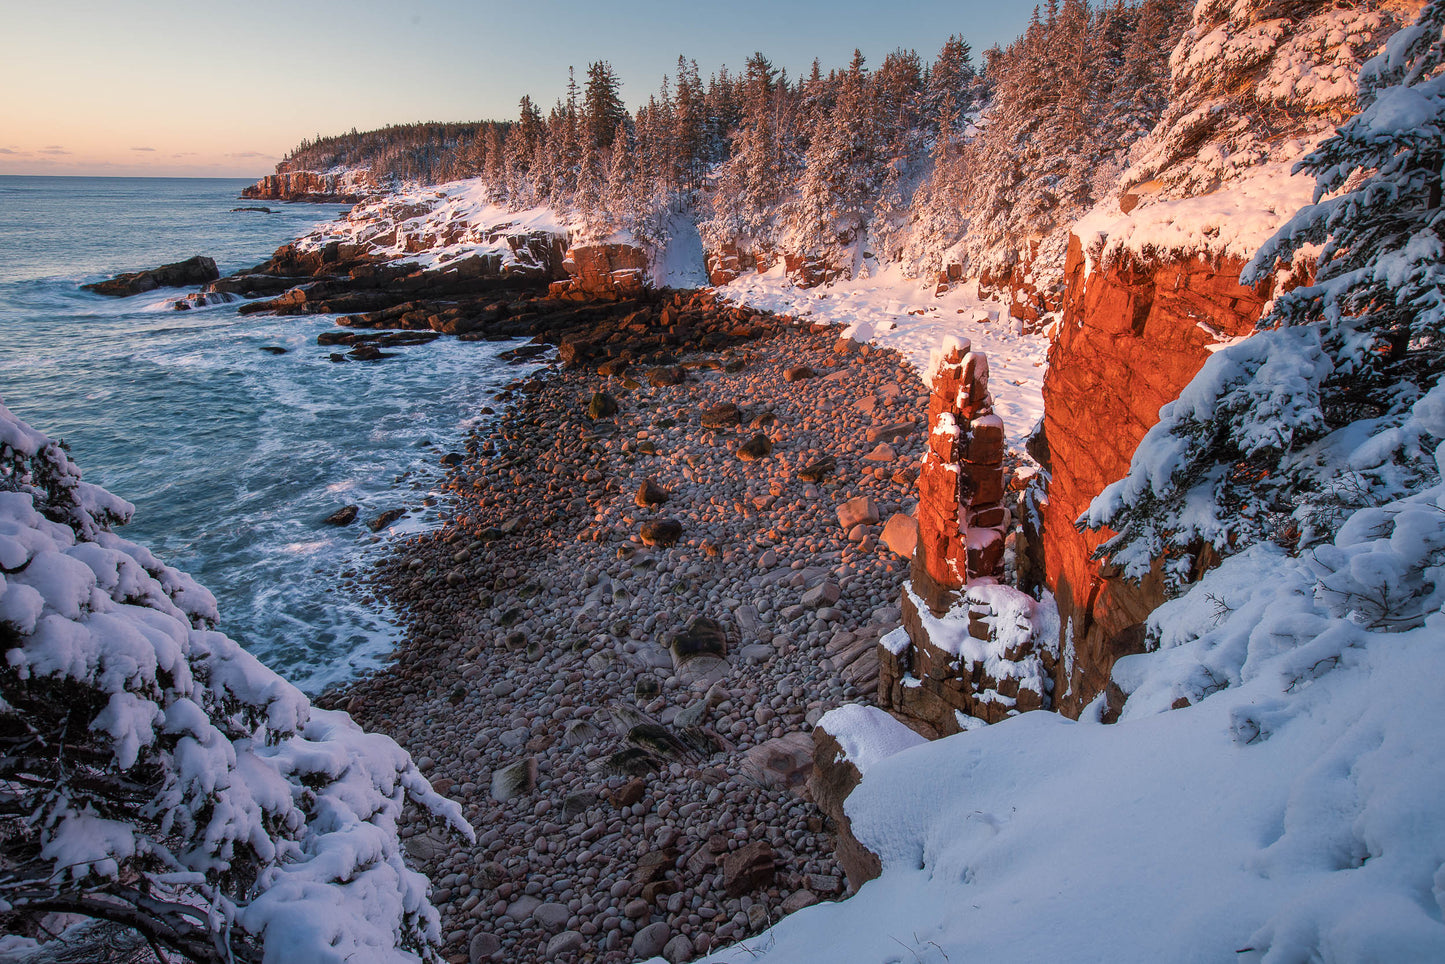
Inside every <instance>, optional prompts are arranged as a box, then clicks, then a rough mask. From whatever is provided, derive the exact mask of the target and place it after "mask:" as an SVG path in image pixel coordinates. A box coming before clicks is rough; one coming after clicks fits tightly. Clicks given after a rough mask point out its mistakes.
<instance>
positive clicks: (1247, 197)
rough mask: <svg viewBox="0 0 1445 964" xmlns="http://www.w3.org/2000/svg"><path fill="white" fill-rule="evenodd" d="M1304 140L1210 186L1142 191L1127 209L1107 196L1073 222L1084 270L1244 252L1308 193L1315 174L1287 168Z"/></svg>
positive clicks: (1299, 154)
mask: <svg viewBox="0 0 1445 964" xmlns="http://www.w3.org/2000/svg"><path fill="white" fill-rule="evenodd" d="M1308 146H1309V145H1306V144H1304V143H1302V142H1292V143H1291V144H1290V145H1288V147H1287V148H1285V149H1282V150H1281V152H1280V155H1279V157H1280V158H1281V159H1279V160H1276V161H1275V162H1273V163H1270V164H1265V165H1261V166H1260V167H1258V168H1256V169H1253V170H1251V171H1250V173H1249V174H1247V175H1245V176H1243V177H1241V178H1240V179H1239V180H1237V181H1233V182H1231V183H1229V184H1228V185H1227V186H1226V187H1223V188H1220V189H1219V190H1216V191H1214V192H1212V193H1210V194H1203V195H1199V196H1197V197H1188V198H1183V199H1181V200H1173V201H1169V200H1152V201H1151V200H1150V199H1148V198H1146V199H1145V200H1143V201H1142V202H1141V203H1140V205H1139V206H1138V207H1136V208H1135V209H1134V210H1133V211H1131V212H1129V213H1128V214H1121V213H1120V211H1119V200H1118V198H1113V197H1111V198H1108V199H1106V200H1105V201H1103V202H1101V203H1100V204H1098V205H1097V206H1095V207H1094V209H1093V210H1092V211H1090V212H1089V213H1088V214H1086V215H1084V217H1082V218H1080V219H1079V220H1078V221H1077V222H1076V223H1075V224H1074V228H1073V233H1074V235H1075V236H1077V237H1078V239H1079V243H1080V244H1081V245H1082V247H1083V249H1084V271H1085V273H1086V274H1087V273H1089V272H1092V271H1093V270H1094V268H1095V267H1097V266H1099V265H1108V264H1113V263H1114V262H1115V261H1116V260H1118V259H1119V258H1120V257H1121V256H1123V255H1132V256H1133V257H1135V258H1138V259H1145V258H1158V259H1160V260H1170V259H1172V258H1179V257H1189V256H1192V255H1196V254H1199V255H1205V256H1207V257H1215V258H1219V257H1226V258H1239V259H1242V260H1247V259H1249V258H1251V257H1253V256H1254V253H1255V252H1256V251H1258V250H1259V247H1260V245H1262V244H1263V243H1264V242H1265V241H1267V240H1269V239H1270V238H1271V237H1272V236H1273V235H1274V233H1275V232H1276V231H1277V230H1279V228H1280V226H1281V225H1283V224H1285V223H1286V222H1287V221H1288V220H1289V219H1290V218H1291V217H1292V216H1293V215H1294V214H1295V212H1296V211H1298V210H1299V209H1300V208H1302V207H1304V206H1305V205H1306V204H1309V203H1310V202H1311V201H1312V200H1313V199H1314V178H1313V177H1310V176H1309V175H1305V174H1300V175H1295V174H1291V173H1290V169H1291V167H1292V166H1293V164H1294V161H1295V160H1296V159H1297V158H1299V157H1302V156H1303V155H1304V153H1305V152H1306V149H1307V147H1308Z"/></svg>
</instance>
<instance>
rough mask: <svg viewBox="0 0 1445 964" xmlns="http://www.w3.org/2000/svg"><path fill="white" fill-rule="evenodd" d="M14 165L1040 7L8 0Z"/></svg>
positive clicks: (200, 150) (325, 126)
mask: <svg viewBox="0 0 1445 964" xmlns="http://www.w3.org/2000/svg"><path fill="white" fill-rule="evenodd" d="M3 3H4V6H3V8H0V14H3V16H0V23H3V25H4V27H3V30H4V33H3V36H4V39H5V44H4V53H3V56H0V89H3V90H4V91H5V92H6V94H5V96H4V97H3V98H0V174H82V175H105V174H113V175H159V176H213V177H216V176H224V177H253V178H254V177H260V176H261V175H263V174H268V173H270V172H271V171H272V170H273V169H274V167H275V164H276V162H277V161H278V160H280V159H281V158H282V157H283V156H284V155H285V154H286V152H287V151H289V150H291V149H292V148H293V147H294V146H295V145H296V144H297V143H299V142H300V141H301V140H302V139H304V138H310V137H313V136H315V135H318V134H322V135H324V134H334V133H341V132H343V131H346V130H349V129H351V128H353V127H355V128H357V129H359V130H368V129H373V128H378V127H384V126H386V125H388V124H405V123H412V122H417V121H427V120H439V121H469V120H482V119H510V118H513V117H515V116H516V113H517V102H518V100H519V99H520V98H521V96H522V95H523V94H527V95H530V96H531V97H532V98H533V99H534V100H535V101H536V102H537V103H539V104H541V105H543V106H544V108H545V107H546V106H548V105H550V104H551V103H552V102H553V101H554V99H556V98H559V97H561V96H562V95H563V91H564V89H565V86H566V83H567V68H568V66H569V65H571V66H574V67H576V68H577V73H578V75H579V76H582V75H583V74H584V73H585V69H586V66H587V64H588V63H589V62H591V61H595V60H608V61H609V62H610V63H612V65H613V66H614V67H615V68H616V70H617V71H618V73H619V75H620V76H621V77H622V80H623V92H622V93H623V99H624V100H625V101H626V103H627V104H628V106H629V107H630V108H636V106H637V105H638V104H639V103H644V102H645V101H646V99H647V96H648V95H649V94H650V93H652V92H654V91H656V90H657V88H658V85H659V82H660V81H661V80H662V78H663V77H664V76H670V75H671V74H672V73H673V72H674V69H675V66H676V61H677V57H678V54H679V53H683V54H686V55H687V56H688V57H691V58H696V59H697V61H698V63H699V65H700V68H701V71H702V74H703V77H704V78H706V77H707V76H708V75H709V74H710V73H712V72H714V71H716V70H717V68H718V66H719V65H721V64H728V65H729V67H730V69H731V70H732V71H733V72H734V73H736V72H737V71H738V70H739V69H741V67H742V65H743V63H744V61H745V60H746V59H747V57H748V56H749V55H751V54H752V53H753V52H754V51H755V50H757V49H758V48H759V47H762V48H763V50H764V52H765V53H766V54H767V55H768V56H769V57H770V58H771V59H772V60H773V63H774V64H775V65H777V66H779V67H786V68H787V70H788V72H789V74H790V76H792V77H797V76H800V75H802V74H803V73H806V70H807V67H808V65H809V64H811V63H812V60H813V58H814V57H818V58H821V59H822V61H823V63H824V64H825V66H826V65H831V64H844V63H847V62H848V60H849V58H850V57H851V55H852V52H853V48H854V47H855V46H860V45H861V46H863V47H864V53H865V54H866V55H867V57H868V60H869V63H870V64H871V65H876V64H878V63H881V62H882V59H883V57H884V55H885V54H887V53H888V52H889V51H890V50H892V49H894V48H895V47H905V48H909V47H911V48H914V49H917V50H918V51H919V52H920V54H922V55H924V56H925V57H931V56H932V55H933V54H935V53H936V52H937V51H938V49H939V47H940V46H941V45H942V43H943V42H944V40H946V39H947V37H948V36H949V35H950V34H953V33H959V34H962V35H964V36H965V37H967V38H968V40H969V42H970V43H971V44H972V45H973V48H974V51H975V59H976V60H978V59H980V58H981V55H982V51H983V50H984V48H985V47H987V46H988V45H990V44H992V43H995V42H1005V43H1006V42H1008V41H1009V40H1011V39H1012V38H1013V37H1014V35H1016V34H1017V33H1018V32H1019V31H1020V30H1022V28H1023V26H1024V25H1025V23H1026V22H1027V19H1028V9H1029V7H1031V5H1028V6H1025V5H1022V4H1020V5H1017V9H1014V7H1013V5H1010V4H998V3H988V2H984V0H900V2H899V3H898V4H896V5H895V8H894V9H892V10H890V12H889V15H888V16H887V17H880V16H879V15H878V10H877V9H876V6H875V4H874V3H872V2H871V0H797V2H795V3H791V2H790V3H787V4H777V3H774V2H773V0H734V2H733V3H731V4H728V5H711V6H709V5H700V6H696V7H691V8H686V9H684V8H682V7H679V6H678V5H677V4H676V3H674V2H673V0H616V2H615V3H614V4H612V5H610V6H607V7H598V6H596V5H594V4H589V3H584V2H582V0H538V2H536V3H533V4H516V3H512V2H501V0H416V2H414V3H411V4H406V5H398V4H391V3H383V2H382V0H351V2H348V3H345V4H337V3H305V2H303V3H295V2H294V0H244V2H243V0H220V2H217V3H207V4H197V3H194V2H189V0H131V2H126V3H115V2H113V0H47V2H45V3H44V4H41V3H37V2H34V0H3Z"/></svg>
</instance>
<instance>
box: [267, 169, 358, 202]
mask: <svg viewBox="0 0 1445 964" xmlns="http://www.w3.org/2000/svg"><path fill="white" fill-rule="evenodd" d="M382 190H384V185H383V184H382V183H381V182H380V181H379V180H378V179H377V178H376V177H375V176H374V175H373V174H372V173H371V172H370V171H368V170H361V169H357V170H348V171H343V172H331V171H328V172H321V171H284V172H280V173H277V174H267V175H266V176H265V177H263V178H261V180H259V181H257V182H256V183H255V184H252V185H250V186H248V187H244V188H242V189H241V197H243V198H245V199H247V200H256V201H305V202H310V203H327V204H332V203H334V204H359V203H360V202H361V201H363V200H365V199H366V198H367V197H368V196H370V195H372V194H376V193H378V192H379V191H382Z"/></svg>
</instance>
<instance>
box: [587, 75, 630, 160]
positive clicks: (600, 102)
mask: <svg viewBox="0 0 1445 964" xmlns="http://www.w3.org/2000/svg"><path fill="white" fill-rule="evenodd" d="M621 88H622V85H621V83H620V82H619V81H618V79H617V74H616V73H615V72H614V71H613V70H612V65H611V64H609V63H607V61H605V60H599V61H597V62H596V63H593V64H590V65H588V67H587V95H586V101H585V110H584V113H585V116H586V121H587V138H588V140H589V142H590V143H591V146H592V148H593V150H597V151H602V150H606V149H607V148H608V147H609V146H611V144H612V139H613V138H614V137H616V136H617V128H618V127H620V126H622V124H624V123H626V121H627V110H626V109H625V108H624V107H623V106H622V95H621Z"/></svg>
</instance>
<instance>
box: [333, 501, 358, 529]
mask: <svg viewBox="0 0 1445 964" xmlns="http://www.w3.org/2000/svg"><path fill="white" fill-rule="evenodd" d="M359 511H361V508H360V506H355V505H348V506H345V507H343V508H340V509H337V510H336V511H335V512H333V513H331V514H330V515H329V516H327V517H326V524H327V525H332V526H349V525H351V523H353V522H355V521H356V513H357V512H359Z"/></svg>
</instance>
